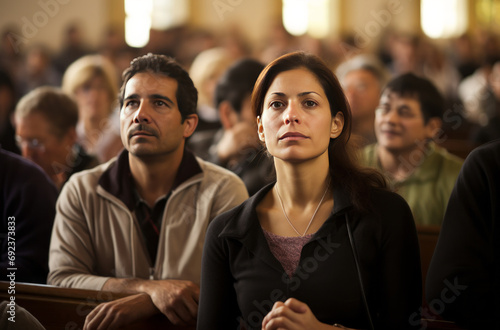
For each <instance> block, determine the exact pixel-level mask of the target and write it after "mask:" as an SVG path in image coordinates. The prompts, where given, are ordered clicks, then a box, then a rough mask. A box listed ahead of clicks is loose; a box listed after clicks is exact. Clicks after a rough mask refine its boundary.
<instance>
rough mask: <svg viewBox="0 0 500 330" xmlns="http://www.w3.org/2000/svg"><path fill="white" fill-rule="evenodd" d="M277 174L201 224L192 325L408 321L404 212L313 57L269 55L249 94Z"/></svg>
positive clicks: (414, 278) (413, 308) (410, 261)
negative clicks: (356, 147) (352, 141)
mask: <svg viewBox="0 0 500 330" xmlns="http://www.w3.org/2000/svg"><path fill="white" fill-rule="evenodd" d="M252 107H253V110H254V112H255V115H256V117H257V124H258V135H259V138H260V140H261V141H262V142H263V143H264V144H265V146H266V148H267V150H268V152H269V154H270V155H271V156H272V157H273V158H274V163H275V168H276V177H277V181H276V182H275V183H271V184H269V185H268V186H266V187H264V188H262V189H261V190H260V191H259V192H257V193H256V194H255V195H253V196H252V197H251V198H250V199H248V200H247V201H245V202H244V203H243V204H241V205H240V206H238V207H236V208H234V209H232V210H231V211H228V212H227V213H225V214H222V215H220V216H218V217H217V218H216V219H214V221H213V222H212V223H211V224H210V226H209V228H208V232H207V236H206V241H205V247H204V255H203V261H202V280H201V295H200V306H199V317H198V329H236V328H238V327H240V328H242V329H346V328H355V329H370V328H371V329H408V328H413V327H414V326H418V324H419V322H420V320H419V315H418V314H417V313H416V312H417V310H418V308H419V307H420V306H421V298H422V288H421V286H422V284H421V272H420V258H419V247H418V241H417V235H416V230H415V225H414V222H413V217H412V214H411V211H410V209H409V207H408V205H407V204H406V202H405V201H404V200H403V199H402V198H401V197H399V196H398V195H397V194H395V193H392V192H389V191H388V190H386V189H385V180H384V179H383V177H382V176H381V174H380V173H379V172H376V171H374V170H369V169H364V168H359V167H358V166H356V165H355V164H356V163H355V162H354V161H353V159H352V152H351V151H349V150H348V149H347V142H348V140H349V136H350V129H351V112H350V110H349V106H348V103H347V101H346V98H345V96H344V94H343V92H342V88H341V87H340V84H339V82H338V81H337V79H336V78H335V76H334V75H333V73H332V72H331V71H330V70H329V69H328V67H327V66H326V65H325V64H324V63H323V62H322V61H321V60H320V59H319V58H317V57H316V56H313V55H308V54H305V53H301V52H298V53H291V54H287V55H284V56H282V57H280V58H278V59H276V60H274V61H273V62H271V63H270V64H269V65H268V66H267V67H266V68H265V69H264V71H263V72H262V73H261V74H260V76H259V79H258V80H257V82H256V85H255V88H254V91H253V94H252Z"/></svg>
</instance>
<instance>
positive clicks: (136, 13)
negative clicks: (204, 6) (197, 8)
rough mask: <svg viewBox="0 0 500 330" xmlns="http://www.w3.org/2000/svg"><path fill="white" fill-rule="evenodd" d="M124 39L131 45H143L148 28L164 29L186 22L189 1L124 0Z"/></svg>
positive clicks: (147, 37)
mask: <svg viewBox="0 0 500 330" xmlns="http://www.w3.org/2000/svg"><path fill="white" fill-rule="evenodd" d="M125 15H126V17H125V41H126V42H127V44H128V45H129V46H132V47H137V48H140V47H144V46H145V45H146V44H147V43H148V41H149V30H150V29H156V30H166V29H169V28H172V27H175V26H179V25H182V24H184V23H186V21H187V20H188V18H189V1H184V0H182V1H180V0H125Z"/></svg>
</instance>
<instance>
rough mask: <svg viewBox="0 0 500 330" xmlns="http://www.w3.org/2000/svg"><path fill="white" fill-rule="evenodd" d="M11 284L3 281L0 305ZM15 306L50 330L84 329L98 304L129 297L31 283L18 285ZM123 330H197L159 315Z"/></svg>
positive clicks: (5, 298) (16, 286) (0, 288)
mask: <svg viewBox="0 0 500 330" xmlns="http://www.w3.org/2000/svg"><path fill="white" fill-rule="evenodd" d="M8 289H9V283H8V282H5V281H0V301H4V300H9V299H10V296H11V295H10V294H8ZM12 296H15V302H16V304H18V305H19V306H21V307H23V308H25V309H26V310H27V311H28V312H30V313H31V314H32V315H33V316H34V317H35V318H36V319H38V321H39V322H40V323H41V324H42V325H43V326H44V327H45V328H46V329H47V330H60V329H67V330H77V329H83V324H84V323H85V317H86V316H87V314H88V313H90V311H91V310H92V309H93V308H94V307H95V306H97V305H98V304H100V303H102V302H106V301H111V300H115V299H118V298H122V297H126V296H127V294H118V293H111V292H105V291H93V290H81V289H68V288H59V287H54V286H48V285H37V284H28V283H16V284H15V294H13V295H12ZM123 329H126V330H139V329H152V330H155V329H165V330H188V329H194V327H178V326H173V325H172V324H171V323H170V322H169V321H168V319H167V318H166V317H165V316H163V315H160V314H158V315H156V316H154V317H152V318H149V319H146V320H144V321H141V322H137V323H134V324H131V325H129V326H127V327H124V328H123Z"/></svg>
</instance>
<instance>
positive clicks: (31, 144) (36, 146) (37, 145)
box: [16, 135, 45, 152]
mask: <svg viewBox="0 0 500 330" xmlns="http://www.w3.org/2000/svg"><path fill="white" fill-rule="evenodd" d="M16 144H17V146H18V147H19V149H22V148H23V147H24V146H27V147H28V148H29V149H32V150H37V151H40V152H43V151H45V144H43V142H40V140H38V139H23V138H22V137H20V136H19V135H16Z"/></svg>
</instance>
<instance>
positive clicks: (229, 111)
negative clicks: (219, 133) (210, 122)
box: [219, 101, 239, 130]
mask: <svg viewBox="0 0 500 330" xmlns="http://www.w3.org/2000/svg"><path fill="white" fill-rule="evenodd" d="M219 119H220V122H221V124H222V127H224V129H225V130H228V129H231V128H232V127H233V126H234V125H236V123H237V122H238V121H239V118H238V114H237V113H236V111H234V109H233V107H232V106H231V103H229V101H223V102H221V104H219Z"/></svg>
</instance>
